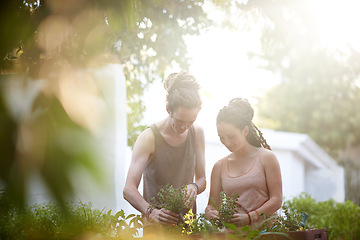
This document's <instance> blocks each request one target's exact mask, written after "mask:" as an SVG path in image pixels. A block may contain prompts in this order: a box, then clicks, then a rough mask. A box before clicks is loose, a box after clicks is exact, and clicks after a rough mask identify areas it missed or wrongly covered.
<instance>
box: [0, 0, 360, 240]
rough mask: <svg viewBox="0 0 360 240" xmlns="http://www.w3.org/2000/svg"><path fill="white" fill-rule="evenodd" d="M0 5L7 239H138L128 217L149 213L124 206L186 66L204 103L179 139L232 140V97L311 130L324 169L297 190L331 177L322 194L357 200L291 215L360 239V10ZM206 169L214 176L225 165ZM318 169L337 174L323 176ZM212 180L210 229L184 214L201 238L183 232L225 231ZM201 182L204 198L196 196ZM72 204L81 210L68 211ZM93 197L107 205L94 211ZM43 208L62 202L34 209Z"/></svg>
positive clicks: (221, 4)
mask: <svg viewBox="0 0 360 240" xmlns="http://www.w3.org/2000/svg"><path fill="white" fill-rule="evenodd" d="M1 6H2V8H1V10H0V21H1V23H2V24H1V25H0V34H1V36H0V43H1V44H0V130H1V134H0V151H1V160H0V215H1V216H6V218H2V219H0V239H2V238H4V239H8V238H7V237H6V236H5V235H1V234H2V233H3V232H6V231H8V232H7V233H9V234H15V236H16V233H15V231H13V230H12V229H10V228H9V227H8V226H10V225H7V221H8V222H12V223H13V225H11V226H18V228H17V229H16V230H19V231H20V232H21V231H22V233H24V234H28V235H27V236H31V238H32V239H35V238H37V237H39V236H41V233H43V232H44V233H46V234H49V235H47V236H51V237H49V239H52V237H54V236H60V235H61V234H63V233H66V231H67V230H69V229H73V231H74V232H73V233H74V234H73V235H71V236H70V239H71V238H72V239H105V238H106V237H107V238H108V239H115V238H124V239H125V238H127V237H128V238H134V237H135V236H138V235H137V234H138V230H139V229H142V227H143V226H142V220H143V218H142V216H140V215H135V214H132V212H130V214H128V213H127V214H125V212H124V210H123V209H122V208H130V209H131V210H133V211H136V210H135V208H133V206H131V204H128V203H127V202H126V204H125V203H124V202H125V200H124V199H123V193H122V192H123V189H124V183H125V178H126V176H125V171H126V169H127V168H128V167H129V164H130V159H131V152H132V151H133V148H134V144H135V141H136V140H137V138H138V136H139V134H140V133H141V132H143V131H144V129H146V128H147V127H148V126H150V124H152V123H154V122H157V121H159V120H160V118H161V117H162V116H165V117H168V116H170V115H169V114H170V112H171V111H170V112H167V111H166V110H167V109H166V107H167V105H166V103H165V99H166V96H167V95H166V92H165V90H164V87H163V83H164V79H165V77H166V76H168V75H169V74H170V73H174V72H180V70H186V71H187V72H189V73H191V75H193V76H194V77H195V79H196V80H197V82H198V83H199V85H200V86H201V89H200V94H201V97H202V106H201V108H200V109H201V110H200V111H199V112H196V114H197V113H198V115H196V117H194V118H193V119H181V118H179V119H177V118H178V116H171V119H172V120H171V121H174V122H175V123H177V124H179V126H180V127H179V129H181V130H183V125H181V124H182V123H184V122H185V123H186V124H187V125H189V126H190V125H193V123H194V125H193V126H195V125H196V126H201V127H202V128H203V129H204V131H203V132H204V135H205V137H204V138H205V139H206V141H205V143H206V144H205V143H204V145H206V149H207V148H212V147H214V146H216V145H215V144H218V143H220V139H219V134H218V132H217V128H216V116H217V114H218V112H219V110H220V109H221V108H222V107H223V106H224V105H227V104H228V102H229V101H230V100H231V99H233V98H238V97H241V98H244V99H245V98H246V99H248V100H249V103H251V105H252V106H253V107H254V109H255V113H256V115H255V117H254V123H253V124H254V125H256V126H258V127H259V129H271V131H272V130H274V131H279V132H280V131H281V132H284V133H293V134H303V135H302V136H306V138H307V139H308V140H309V141H311V144H313V145H311V146H310V147H309V149H310V148H311V149H312V152H311V151H310V152H311V153H313V152H314V151H317V153H319V156H320V157H319V159H315V160H314V159H312V161H319V162H320V163H313V162H309V163H307V162H305V161H304V162H305V163H301V164H302V165H301V167H303V168H304V169H305V170H304V172H305V173H306V174H304V182H300V181H298V182H297V183H296V184H293V183H292V182H290V181H289V182H287V183H286V186H287V187H288V186H290V187H293V188H296V187H298V186H301V184H304V185H306V184H309V185H311V182H312V181H313V180H314V179H317V180H318V181H317V182H316V184H313V186H311V187H308V188H307V189H311V190H312V191H314V192H316V191H317V187H318V186H322V185H321V184H323V182H325V180H328V181H326V183H327V184H328V185H326V187H323V189H321V190H322V191H327V190H326V189H330V190H329V192H330V191H331V192H332V193H333V194H334V196H335V194H338V195H336V196H337V197H338V198H337V199H342V200H343V199H345V200H348V201H344V202H340V203H337V202H335V201H334V200H332V199H330V200H328V201H324V202H320V203H315V202H314V201H313V199H310V197H309V196H306V195H305V196H300V198H299V199H296V198H295V200H294V201H293V202H291V201H288V202H287V203H288V204H289V209H291V210H292V211H295V212H296V211H300V210H301V211H303V212H305V211H307V212H308V213H311V214H310V217H309V221H308V223H309V226H310V225H311V227H314V228H318V229H322V228H324V227H328V229H327V230H328V231H329V236H331V237H334V239H335V238H338V239H351V238H352V237H354V236H355V237H357V238H358V237H360V230H359V228H360V227H359V223H358V221H357V218H358V216H359V204H360V191H358V190H359V189H360V161H359V156H360V131H359V129H360V111H358V103H359V102H360V31H359V30H358V28H359V26H358V25H359V23H360V14H359V13H358V11H359V9H360V3H358V1H355V0H344V1H336V0H316V1H314V0H292V1H283V0H273V1H255V0H227V1H223V0H205V1H204V0H187V1H182V0H181V1H158V0H144V1H136V0H106V1H96V0H95V1H86V0H71V1H70V0H66V1H63V0H20V1H14V0H6V1H4V2H3V3H2V5H1ZM196 111H198V109H196ZM163 119H165V118H163ZM195 119H196V121H195ZM193 121H195V122H193ZM174 129H175V130H177V129H176V127H174ZM179 131H180V130H179ZM184 131H187V130H184ZM199 132H201V131H199ZM265 137H266V136H265ZM179 139H180V138H179ZM195 140H196V138H195ZM195 140H194V141H195ZM288 140H289V138H287V139H286V140H285V141H282V144H287V143H288V142H287V141H288ZM289 142H290V141H289ZM220 144H221V143H220ZM309 144H310V143H309ZM144 145H146V144H144ZM147 147H149V145H147ZM221 147H223V146H221ZM290 147H291V146H290ZM290 147H289V148H290ZM149 148H150V147H149ZM315 148H316V149H315ZM224 149H225V148H217V147H214V148H213V152H216V153H217V154H220V153H221V154H222V153H223V152H222V150H224ZM300 149H303V148H300ZM314 149H315V150H314ZM225 151H227V149H225ZM299 151H302V150H299ZM213 152H211V151H210V153H213ZM291 154H293V152H291ZM306 154H307V153H305V152H301V154H298V152H296V153H295V154H293V155H299V156H297V157H304V156H305V155H306ZM149 155H151V154H149ZM200 155H201V154H200ZM204 155H205V154H204ZM284 155H285V153H284ZM300 155H301V156H300ZM151 156H152V155H151ZM197 156H199V153H198V152H196V154H195V157H194V159H196V157H197ZM312 156H313V155H311V156H310V157H311V158H313V157H312ZM201 157H204V158H205V156H201ZM305 157H306V156H305ZM305 157H304V159H305ZM307 157H309V156H307ZM310 157H309V158H310ZM179 159H180V158H179ZM329 159H331V161H330V160H329ZM205 160H206V165H207V166H206V167H207V168H209V169H211V168H212V166H213V165H214V164H215V161H217V160H219V159H217V155H216V154H214V155H211V156H206V159H205ZM328 160H329V161H328ZM330 163H331V164H330ZM296 164H297V163H296ZM288 165H290V163H289V164H288ZM310 165H311V166H310ZM327 165H331V166H327ZM296 166H297V165H296ZM192 167H193V166H192ZM197 167H198V166H197ZM293 167H294V166H293ZM321 167H323V168H324V169H325V168H326V171H325V172H322V173H321V174H323V175H322V176H319V175H320V170H321ZM331 168H332V169H331ZM294 169H296V167H294V168H291V170H292V171H294ZM309 169H310V170H311V171H310V170H309ZM329 169H330V170H331V171H330V170H329ZM334 169H335V170H336V171H335V170H334ZM165 170H166V169H165ZM176 170H177V169H176ZM332 170H334V171H332ZM184 171H185V170H184ZM186 171H188V169H187V170H186ZM169 172H170V171H169ZM179 172H180V171H179ZM299 172H300V171H299ZM335 172H336V173H339V176H334V175H335V174H334V173H335ZM287 174H289V175H291V174H292V173H287ZM297 174H299V175H300V173H297ZM318 174H319V175H318ZM139 175H141V174H138V175H137V176H139ZM294 175H295V174H294ZM210 176H211V172H210V171H207V173H206V181H205V177H201V179H202V180H203V181H204V184H203V185H204V186H205V187H207V188H206V191H205V190H203V189H202V191H205V194H202V195H200V196H199V198H198V199H197V201H198V202H197V205H196V206H197V209H198V210H200V212H198V214H199V215H198V218H197V220H198V222H196V221H195V222H194V219H191V218H188V219H186V221H188V222H187V223H189V226H191V227H192V229H190V228H187V229H186V226H185V225H186V224H184V226H181V228H179V229H180V230H179V229H177V231H178V233H179V232H180V235H181V234H183V235H191V234H189V233H190V232H191V233H193V232H194V231H197V230H198V231H204V232H205V235H203V236H206V238H207V237H209V235H211V237H213V235H212V234H213V233H214V232H212V231H213V230H214V229H212V230H211V231H210V230H209V228H207V227H209V225H206V224H208V222H207V221H205V219H204V218H202V217H203V216H201V214H202V213H203V211H205V210H204V209H205V207H204V206H206V204H207V201H208V193H209V192H208V191H209V186H210V185H209V184H210ZM343 176H344V177H343ZM341 177H343V178H341ZM319 179H322V180H323V181H320V180H319ZM324 179H325V180H324ZM338 179H341V181H344V182H340V181H338ZM342 179H344V180H342ZM305 180H306V181H305ZM138 182H139V183H140V182H141V181H140V180H139V181H138ZM195 182H196V181H195ZM206 182H207V183H206ZM191 184H192V188H190V189H191V190H192V191H193V194H194V195H195V196H197V194H198V193H199V186H198V185H197V184H196V183H193V182H192V183H191ZM191 184H190V185H191ZM194 184H195V185H194ZM335 185H336V186H335ZM343 185H344V186H343ZM294 186H295V187H294ZM200 187H201V188H202V186H200ZM301 187H302V186H301ZM305 187H306V186H305ZM305 187H304V188H305ZM195 188H197V190H196V189H195ZM339 189H340V190H339ZM202 191H201V192H202ZM322 191H317V192H318V195H321V193H322ZM339 192H340V193H339ZM340 195H341V196H340ZM327 196H330V195H326V196H325V195H324V196H320V197H324V198H325V197H327ZM331 196H333V195H331ZM74 199H75V200H76V201H77V200H79V201H80V202H79V203H77V204H76V206H81V207H80V208H76V207H75V205H72V203H70V204H69V200H70V201H72V200H74ZM172 200H173V199H172ZM82 201H84V202H87V201H94V204H96V206H97V207H98V206H100V205H101V206H104V207H103V209H102V210H98V209H96V210H94V209H92V206H87V205H86V204H83V202H82ZM182 201H183V200H182V199H181V200H180V201H179V202H182ZM43 202H45V203H49V202H54V204H55V205H46V206H45V205H44V206H38V205H35V206H33V208H32V210H29V209H28V207H29V205H32V204H35V203H43ZM3 203H4V204H3ZM5 203H6V204H5ZM30 208H31V207H30ZM159 208H160V207H159ZM149 209H150V210H151V211H152V210H153V209H151V208H148V209H147V210H146V213H145V214H144V216H145V215H146V214H148V213H149V212H148V210H149ZM299 209H300V210H299ZM333 209H335V210H334V212H335V213H336V214H334V212H332V211H333ZM111 210H113V211H114V212H111ZM118 210H119V211H118ZM69 212H73V213H75V215H77V214H78V215H80V218H79V219H74V218H73V219H72V220H74V221H75V222H74V226H70V225H71V222H70V221H69V222H68V223H65V222H66V221H67V220H69V219H70V218H68V216H65V215H64V216H65V217H64V219H62V218H61V217H63V215H61V214H62V213H69ZM84 212H85V213H87V214H89V215H87V216H89V218H87V217H86V216H84V215H82V214H84ZM253 212H254V211H253ZM59 213H61V214H59ZM27 214H29V215H27ZM37 214H38V215H37ZM149 214H151V212H150V213H149ZM191 214H193V215H192V216H191V217H193V216H194V214H195V213H192V212H191ZM247 214H248V213H247ZM229 215H231V214H229ZM335 215H336V216H335ZM60 216H61V217H60ZM149 216H150V215H149ZM149 216H148V217H149ZM17 217H18V218H17ZM47 217H50V220H49V219H47ZM58 217H59V218H58ZM183 217H184V216H183ZM296 217H298V216H296ZM249 218H250V219H249V222H250V224H251V217H250V216H249ZM29 219H30V220H29ZM31 219H32V220H31ZM32 221H33V222H32ZM284 221H285V220H284ZM294 221H295V220H294ZM296 221H297V223H299V221H298V219H296ZM4 222H5V223H6V224H4ZM40 223H41V224H40ZM54 223H56V224H58V225H56V226H53V225H52V226H51V227H49V228H47V229H45V230H46V231H45V230H44V229H43V228H46V226H50V225H51V224H54ZM344 223H346V226H345V224H344ZM47 224H49V225H47ZM87 224H88V225H87ZM191 224H193V225H191ZM196 224H198V225H196ZM279 224H280V223H279ZM352 224H353V225H352ZM356 224H357V225H356ZM220 225H221V226H222V227H224V228H226V227H228V226H226V224H223V223H221V224H220ZM325 225H326V226H325ZM59 226H60V227H59ZM295 226H296V228H297V229H295V230H296V231H297V230H299V229H300V228H299V226H298V225H296V224H295ZM38 227H39V228H38ZM42 227H43V228H42ZM57 227H59V228H57ZM182 227H184V228H182ZM187 227H188V226H187ZM231 227H233V230H234V229H235V230H236V226H235V228H234V226H230V228H231ZM280 227H281V224H280ZM9 229H10V230H9ZM92 229H95V230H94V231H92ZM32 230H33V232H32ZM77 230H79V231H78V232H77ZM216 230H218V229H216ZM247 230H248V229H245V230H244V231H243V232H246V233H247ZM282 230H284V229H282ZM285 230H286V231H289V229H285ZM204 232H202V233H204ZM349 233H350V234H351V235H350V234H349ZM51 234H54V235H51ZM140 235H141V234H140ZM215 235H216V234H215ZM220 235H221V234H220ZM24 236H25V235H24ZM44 236H45V235H44ZM124 236H125V237H124ZM203 236H202V237H203ZM216 236H219V235H216ZM216 236H215V237H214V239H217V237H216ZM21 237H23V235H22V236H21ZM21 237H20V238H19V239H26V237H24V238H21ZM171 237H173V236H171ZM188 237H189V238H191V236H188ZM231 237H234V236H231ZM236 237H239V236H236ZM45 238H46V237H45ZM65 238H66V236H65V237H64V239H65ZM143 238H144V239H167V238H169V235H168V233H166V232H161V231H160V232H159V233H158V234H157V233H155V234H149V235H147V236H145V235H144V236H143ZM250 238H252V236H251V237H250ZM54 239H55V238H54ZM195 239H196V237H195ZM210 239H211V238H210ZM329 239H331V238H329Z"/></svg>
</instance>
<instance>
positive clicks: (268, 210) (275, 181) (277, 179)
mask: <svg viewBox="0 0 360 240" xmlns="http://www.w3.org/2000/svg"><path fill="white" fill-rule="evenodd" d="M260 162H261V164H262V166H263V168H264V171H265V177H266V183H267V186H268V190H269V197H270V198H269V200H268V201H266V202H265V203H264V204H263V205H262V206H261V207H259V208H258V209H254V211H252V212H250V213H249V214H250V216H251V220H252V221H257V220H259V216H260V215H261V214H264V215H265V216H266V217H269V216H271V215H272V214H273V213H275V212H276V211H277V210H278V209H280V208H281V205H282V200H283V195H282V180H281V171H280V165H279V162H278V160H277V158H276V156H275V154H274V153H273V152H271V151H270V150H265V151H263V153H262V154H261V157H260ZM255 210H256V211H255Z"/></svg>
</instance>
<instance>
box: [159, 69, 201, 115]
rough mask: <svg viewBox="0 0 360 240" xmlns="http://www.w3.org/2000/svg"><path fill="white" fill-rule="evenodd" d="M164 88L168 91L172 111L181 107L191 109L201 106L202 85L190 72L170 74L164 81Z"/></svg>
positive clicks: (167, 97) (167, 100)
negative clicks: (200, 91)
mask: <svg viewBox="0 0 360 240" xmlns="http://www.w3.org/2000/svg"><path fill="white" fill-rule="evenodd" d="M164 88H165V89H166V91H167V96H166V102H167V104H168V106H169V109H170V111H171V112H173V111H175V110H176V109H177V108H179V107H185V108H189V109H195V108H200V107H201V104H202V101H201V98H200V94H199V90H200V85H199V84H198V82H197V81H196V79H195V77H194V76H192V75H191V74H189V73H188V72H185V71H181V72H179V73H172V74H170V75H169V76H168V77H167V78H166V79H165V81H164Z"/></svg>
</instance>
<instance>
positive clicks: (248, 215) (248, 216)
mask: <svg viewBox="0 0 360 240" xmlns="http://www.w3.org/2000/svg"><path fill="white" fill-rule="evenodd" d="M246 214H247V215H248V217H249V225H251V217H250V214H249V213H248V212H247V213H246Z"/></svg>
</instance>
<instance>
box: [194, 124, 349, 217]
mask: <svg viewBox="0 0 360 240" xmlns="http://www.w3.org/2000/svg"><path fill="white" fill-rule="evenodd" d="M261 131H262V132H263V136H264V137H265V139H266V140H267V142H268V144H269V145H270V146H271V148H272V150H273V151H274V153H275V154H276V156H277V158H278V160H279V163H280V168H281V175H282V184H283V196H284V199H285V200H288V199H291V198H293V197H297V196H299V194H301V193H303V192H306V193H308V194H310V195H311V197H312V198H314V199H315V200H316V201H326V200H329V199H331V198H333V199H334V200H335V201H338V202H343V201H344V199H345V185H344V184H345V182H344V181H345V177H344V169H343V168H342V167H341V166H339V165H337V163H336V162H335V161H334V160H333V159H332V158H331V157H330V156H329V155H328V154H327V153H325V152H324V150H322V149H321V148H320V147H319V146H318V145H317V144H316V143H315V142H314V141H313V140H312V139H311V138H310V137H309V136H308V135H307V134H300V133H291V132H280V131H273V130H269V129H263V130H261ZM229 153H230V152H229V151H228V150H227V149H226V147H225V146H224V145H222V144H221V142H220V140H219V139H218V138H209V139H207V140H206V154H205V155H206V156H205V157H206V176H207V180H208V181H207V184H208V185H207V189H206V190H205V192H204V193H202V194H201V195H199V204H198V211H200V212H201V211H203V210H204V209H205V207H206V204H207V201H208V197H209V189H210V174H211V170H212V166H213V165H214V164H215V162H216V161H218V160H219V159H221V158H222V157H224V156H226V155H227V154H229Z"/></svg>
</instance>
